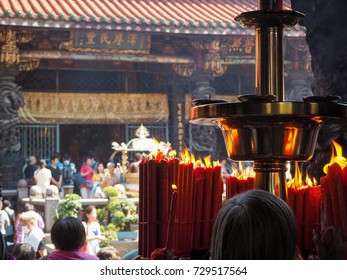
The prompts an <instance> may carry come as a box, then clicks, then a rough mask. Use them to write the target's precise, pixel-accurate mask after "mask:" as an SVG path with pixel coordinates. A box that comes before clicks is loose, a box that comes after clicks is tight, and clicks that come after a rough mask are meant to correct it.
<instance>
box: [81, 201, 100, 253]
mask: <svg viewBox="0 0 347 280" xmlns="http://www.w3.org/2000/svg"><path fill="white" fill-rule="evenodd" d="M82 220H83V222H82V223H83V226H84V228H85V235H86V238H87V243H88V244H87V248H86V251H87V253H89V254H90V255H94V256H95V255H96V254H97V252H98V251H99V250H100V246H99V243H100V242H101V241H102V240H105V237H104V236H102V235H101V230H100V224H99V223H98V222H97V216H96V208H95V207H94V206H92V205H91V206H87V207H86V208H85V209H84V211H83V218H82Z"/></svg>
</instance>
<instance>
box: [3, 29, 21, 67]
mask: <svg viewBox="0 0 347 280" xmlns="http://www.w3.org/2000/svg"><path fill="white" fill-rule="evenodd" d="M2 37H4V40H5V44H4V45H3V46H2V47H1V56H0V62H1V63H4V64H5V67H10V66H12V65H13V64H15V63H18V62H19V49H18V47H17V44H16V43H17V38H16V31H15V30H13V29H11V28H8V29H7V30H6V33H5V35H3V36H2Z"/></svg>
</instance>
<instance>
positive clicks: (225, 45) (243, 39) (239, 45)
mask: <svg viewBox="0 0 347 280" xmlns="http://www.w3.org/2000/svg"><path fill="white" fill-rule="evenodd" d="M221 49H222V57H223V58H227V57H243V58H254V57H255V37H254V36H233V37H231V38H228V39H225V40H223V42H222V45H221Z"/></svg>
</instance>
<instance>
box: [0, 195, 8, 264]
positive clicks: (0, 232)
mask: <svg viewBox="0 0 347 280" xmlns="http://www.w3.org/2000/svg"><path fill="white" fill-rule="evenodd" d="M2 207H3V203H2V200H0V239H1V240H0V244H1V254H2V256H0V259H5V254H6V253H7V245H6V240H5V236H6V227H8V226H9V225H10V218H9V216H8V214H7V213H6V212H5V211H4V210H3V209H2Z"/></svg>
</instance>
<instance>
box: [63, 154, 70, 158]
mask: <svg viewBox="0 0 347 280" xmlns="http://www.w3.org/2000/svg"><path fill="white" fill-rule="evenodd" d="M70 159H71V156H70V154H68V153H65V154H64V156H63V160H70Z"/></svg>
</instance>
